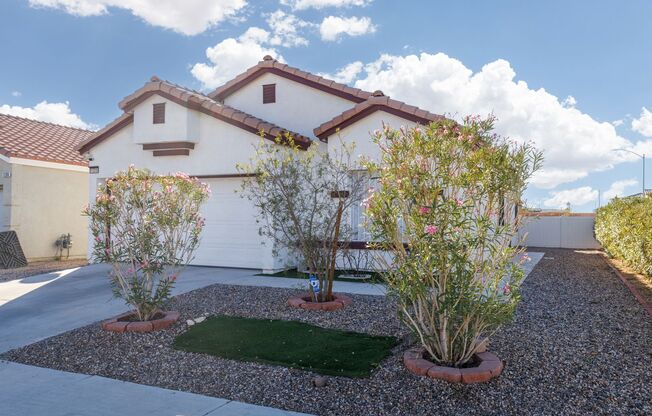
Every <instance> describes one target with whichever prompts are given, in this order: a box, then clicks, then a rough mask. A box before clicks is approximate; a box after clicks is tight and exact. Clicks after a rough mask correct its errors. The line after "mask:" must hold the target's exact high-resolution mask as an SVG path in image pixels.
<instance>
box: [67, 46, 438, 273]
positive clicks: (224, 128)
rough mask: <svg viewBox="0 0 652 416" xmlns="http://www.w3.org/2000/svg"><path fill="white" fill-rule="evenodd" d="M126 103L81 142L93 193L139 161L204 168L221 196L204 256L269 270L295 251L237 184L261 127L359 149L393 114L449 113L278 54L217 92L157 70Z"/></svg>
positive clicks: (420, 119) (163, 168) (404, 122)
mask: <svg viewBox="0 0 652 416" xmlns="http://www.w3.org/2000/svg"><path fill="white" fill-rule="evenodd" d="M119 107H120V109H121V110H122V111H123V114H122V115H121V116H119V117H118V118H117V119H116V120H114V121H113V122H111V123H110V124H109V125H107V126H106V127H104V128H103V129H101V130H99V131H98V132H96V133H95V134H93V135H92V136H91V137H89V138H88V139H87V140H86V141H84V142H83V143H82V144H80V145H79V146H78V147H77V148H78V150H79V151H80V153H81V154H84V155H85V156H86V159H87V160H89V161H90V169H91V175H90V187H89V198H90V200H91V201H93V199H94V197H95V194H96V190H97V186H98V184H101V183H102V182H103V181H105V180H106V179H107V178H109V177H110V176H111V175H112V174H113V173H114V172H116V171H119V170H124V169H126V168H127V167H128V166H129V165H131V164H133V165H135V166H137V167H140V168H148V169H150V170H152V171H153V172H156V173H159V174H163V173H170V172H175V171H183V172H186V173H188V174H189V175H191V176H196V177H198V178H201V179H203V181H205V182H208V183H209V184H210V186H211V190H212V196H211V198H210V200H209V201H208V202H207V203H206V204H205V206H204V208H203V210H204V212H203V214H204V216H205V218H206V225H205V229H204V232H203V235H202V241H201V244H200V246H199V248H198V250H197V253H196V257H195V260H194V264H197V265H210V266H224V267H243V268H256V269H263V270H264V271H266V272H271V271H275V270H280V269H283V268H286V267H287V266H288V264H287V263H288V261H287V259H283V258H275V257H274V256H273V255H272V248H271V247H270V244H269V242H267V244H262V243H263V242H264V241H263V240H262V237H260V236H259V235H258V225H257V224H256V212H255V210H254V208H253V206H252V205H251V203H250V202H249V201H247V200H246V199H243V198H241V197H240V196H239V195H237V194H236V193H235V192H234V191H235V190H237V189H239V187H240V185H241V183H242V180H243V179H242V177H241V175H240V174H238V172H237V170H236V164H238V163H246V162H248V161H249V160H250V158H251V156H252V155H253V152H254V146H255V145H256V144H257V143H258V142H259V140H260V135H259V132H260V131H261V130H262V131H264V132H265V137H266V138H268V139H270V140H273V139H274V138H275V137H276V135H277V134H282V133H285V132H289V133H290V134H292V135H293V137H294V139H295V141H296V142H297V143H299V144H300V145H302V146H305V147H306V148H307V147H308V146H309V145H310V144H311V143H317V144H319V146H320V150H321V151H323V152H331V151H334V150H335V147H336V146H338V145H340V143H342V142H351V141H354V142H355V143H356V150H355V152H356V154H364V155H367V156H369V157H374V156H377V155H378V154H379V149H378V147H377V146H376V145H375V144H374V143H373V142H372V140H371V137H370V132H372V131H374V130H376V129H379V128H381V127H382V125H383V123H385V124H387V125H390V126H393V127H395V128H399V127H401V126H414V125H417V124H428V123H430V122H431V121H434V120H437V119H439V118H441V117H442V116H439V115H436V114H432V113H429V112H427V111H425V110H421V109H419V108H417V107H415V106H411V105H408V104H405V103H402V102H400V101H396V100H393V99H390V98H389V97H387V96H385V95H383V93H382V92H381V91H376V92H368V91H362V90H360V89H357V88H352V87H349V86H346V85H343V84H340V83H337V82H335V81H332V80H328V79H325V78H323V77H320V76H317V75H314V74H311V73H308V72H304V71H301V70H299V69H297V68H292V67H290V66H288V65H286V64H282V63H280V62H278V61H276V60H274V59H273V58H272V57H270V56H265V57H264V58H263V60H262V61H261V62H259V63H258V64H257V65H255V66H253V67H252V68H250V69H248V70H247V71H245V72H244V73H242V74H240V75H238V76H237V77H235V78H234V79H232V80H231V81H229V82H227V83H226V84H224V85H222V86H221V87H219V88H217V89H215V90H214V91H212V92H210V93H208V94H202V93H200V92H197V91H192V90H189V89H186V88H183V87H181V86H178V85H175V84H172V83H170V82H167V81H162V80H160V79H158V78H157V77H152V79H151V80H150V81H149V82H147V83H146V84H145V85H144V86H143V87H142V88H140V89H138V90H137V91H135V92H134V93H133V94H131V95H129V96H127V97H125V98H124V99H123V100H122V101H121V102H120V103H119ZM334 137H338V139H339V140H331V139H332V138H334ZM362 215H363V212H362V210H361V209H357V210H356V212H353V213H350V216H349V217H350V221H351V222H352V224H353V225H354V226H355V225H356V224H359V223H360V222H361V221H360V217H361V216H362ZM354 229H355V228H354ZM363 234H364V233H363V231H361V234H360V235H359V236H358V238H357V239H358V240H360V239H364V235H363Z"/></svg>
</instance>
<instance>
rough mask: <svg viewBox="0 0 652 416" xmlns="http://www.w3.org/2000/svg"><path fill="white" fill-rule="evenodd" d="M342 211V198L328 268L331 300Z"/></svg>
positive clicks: (329, 296) (327, 297)
mask: <svg viewBox="0 0 652 416" xmlns="http://www.w3.org/2000/svg"><path fill="white" fill-rule="evenodd" d="M342 211H344V201H343V200H342V199H340V202H339V204H338V206H337V217H336V218H335V233H334V235H333V241H332V242H331V244H332V250H333V251H332V253H331V264H330V266H329V268H328V276H327V279H328V293H327V294H326V300H327V301H329V300H331V299H333V279H334V278H335V266H336V261H337V248H338V244H339V241H338V240H339V239H340V222H341V221H342Z"/></svg>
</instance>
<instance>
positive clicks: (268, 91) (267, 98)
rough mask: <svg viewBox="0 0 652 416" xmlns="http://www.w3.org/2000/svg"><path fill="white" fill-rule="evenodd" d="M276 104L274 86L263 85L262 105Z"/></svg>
mask: <svg viewBox="0 0 652 416" xmlns="http://www.w3.org/2000/svg"><path fill="white" fill-rule="evenodd" d="M275 102H276V84H267V85H263V104H271V103H275Z"/></svg>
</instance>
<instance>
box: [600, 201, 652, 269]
mask: <svg viewBox="0 0 652 416" xmlns="http://www.w3.org/2000/svg"><path fill="white" fill-rule="evenodd" d="M595 237H596V239H597V240H598V241H599V242H600V244H602V247H604V249H605V250H606V252H607V254H609V255H610V256H612V257H615V258H617V259H619V260H622V261H623V262H624V263H625V264H626V265H627V266H629V267H631V268H632V269H634V270H636V271H637V272H639V273H643V274H645V275H647V276H648V277H651V276H652V198H650V197H629V198H622V199H621V198H614V199H613V200H612V201H611V202H610V203H609V204H607V205H605V206H604V207H602V208H599V209H598V210H597V211H596V216H595Z"/></svg>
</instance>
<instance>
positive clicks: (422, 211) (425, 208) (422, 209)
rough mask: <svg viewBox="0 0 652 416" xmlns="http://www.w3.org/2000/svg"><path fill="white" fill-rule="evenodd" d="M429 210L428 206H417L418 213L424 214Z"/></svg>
mask: <svg viewBox="0 0 652 416" xmlns="http://www.w3.org/2000/svg"><path fill="white" fill-rule="evenodd" d="M429 212H430V208H428V207H421V208H419V214H421V215H426V214H427V213H429Z"/></svg>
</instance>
